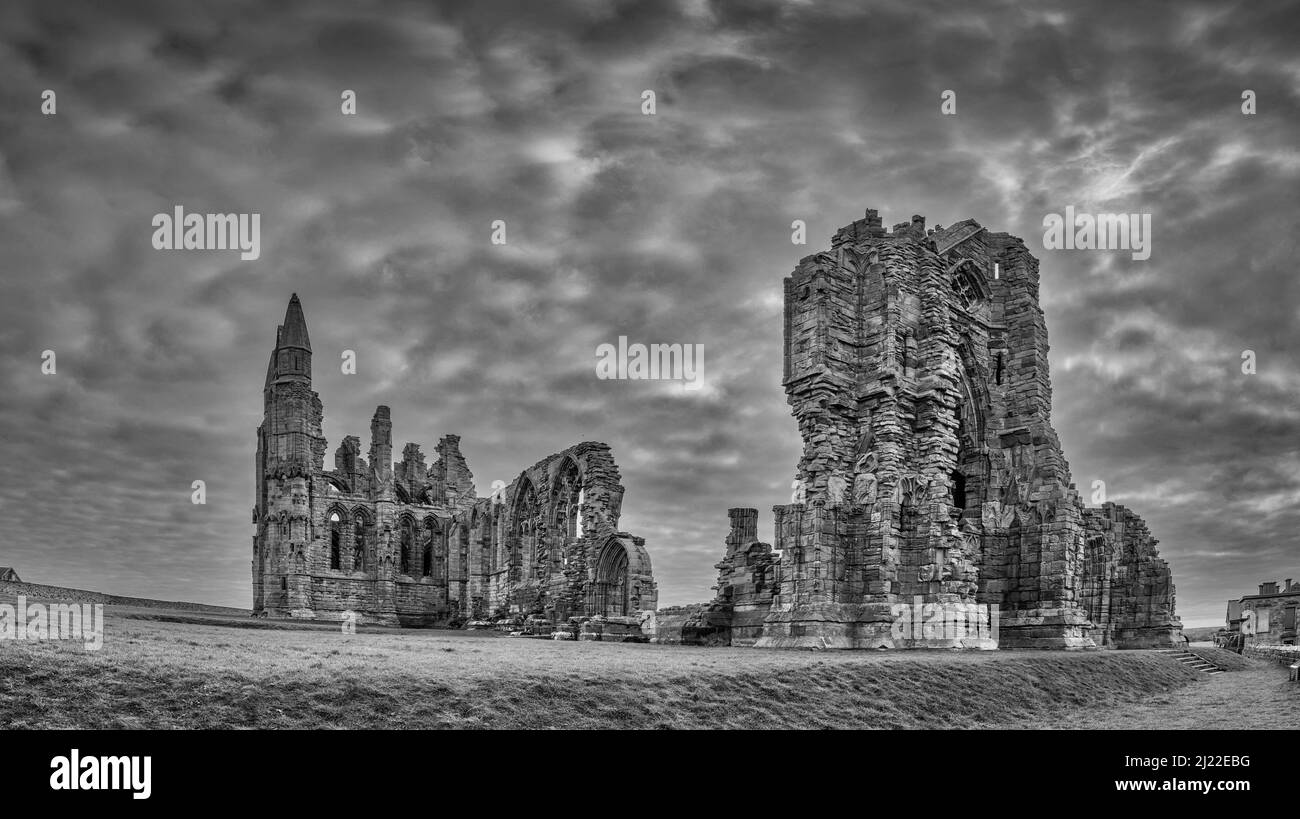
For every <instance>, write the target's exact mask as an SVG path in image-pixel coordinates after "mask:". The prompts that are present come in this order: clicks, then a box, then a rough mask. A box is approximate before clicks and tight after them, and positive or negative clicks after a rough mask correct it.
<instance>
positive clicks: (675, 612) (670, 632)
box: [650, 603, 704, 646]
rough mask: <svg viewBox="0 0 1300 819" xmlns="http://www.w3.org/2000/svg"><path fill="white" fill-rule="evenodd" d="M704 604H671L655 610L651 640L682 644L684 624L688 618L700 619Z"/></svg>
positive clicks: (653, 641)
mask: <svg viewBox="0 0 1300 819" xmlns="http://www.w3.org/2000/svg"><path fill="white" fill-rule="evenodd" d="M703 610H704V606H703V605H701V604H699V603H693V604H691V605H689V606H669V607H668V608H664V609H659V610H658V611H657V612H655V617H654V633H653V634H651V635H650V642H652V643H663V644H665V645H673V646H679V645H681V644H682V626H684V625H686V623H687V621H688V620H691V621H693V620H698V619H699V616H700V612H701V611H703Z"/></svg>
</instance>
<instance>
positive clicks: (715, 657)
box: [0, 607, 1300, 728]
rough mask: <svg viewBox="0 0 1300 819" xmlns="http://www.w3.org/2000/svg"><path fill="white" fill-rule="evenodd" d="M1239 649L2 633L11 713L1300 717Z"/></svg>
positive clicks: (429, 718)
mask: <svg viewBox="0 0 1300 819" xmlns="http://www.w3.org/2000/svg"><path fill="white" fill-rule="evenodd" d="M282 625H287V627H281V626H282ZM1234 659H1237V658H1235V655H1234ZM1238 662H1239V665H1240V667H1242V668H1244V669H1246V670H1245V671H1239V672H1236V673H1232V674H1222V675H1218V676H1217V677H1215V678H1213V679H1210V678H1207V677H1205V676H1204V675H1199V674H1197V673H1196V672H1192V671H1189V670H1187V669H1185V668H1183V667H1181V666H1179V665H1178V664H1177V663H1176V662H1175V661H1173V660H1171V659H1169V658H1167V657H1164V656H1161V655H1159V654H1158V653H1155V652H1085V653H1057V652H1014V651H996V652H942V651H935V652H909V653H906V654H898V653H873V652H853V653H837V652H826V653H806V652H771V651H756V650H752V649H732V648H720V649H717V648H715V649H706V648H694V647H680V646H658V645H638V644H605V643H585V642H552V641H549V640H533V639H526V638H511V637H504V636H499V635H496V634H493V633H484V632H451V631H392V630H380V629H362V630H359V632H358V633H357V634H353V635H345V634H342V633H340V631H339V630H338V629H337V628H334V627H329V626H325V625H322V624H278V623H268V622H266V621H259V620H251V619H249V618H233V617H221V616H216V615H196V614H194V613H191V612H175V613H169V612H164V611H159V610H157V609H132V608H127V607H111V608H110V609H109V610H108V616H107V620H106V626H105V637H104V647H103V649H102V650H101V651H98V652H87V651H84V650H83V649H82V647H81V646H80V644H78V643H58V642H46V643H37V642H15V641H4V642H0V727H3V728H155V727H157V728H363V727H364V728H1018V727H1053V728H1083V727H1133V723H1132V720H1129V719H1125V718H1124V716H1123V715H1126V714H1132V713H1140V714H1143V715H1145V716H1144V718H1149V720H1150V722H1151V723H1152V725H1153V726H1154V725H1157V724H1159V725H1162V726H1163V722H1164V721H1167V719H1168V716H1167V715H1165V716H1162V715H1161V714H1162V711H1161V709H1162V708H1167V707H1169V704H1170V703H1174V704H1175V705H1174V706H1173V707H1177V706H1176V704H1177V703H1179V702H1184V701H1187V702H1192V703H1195V706H1196V708H1197V709H1212V708H1213V703H1214V702H1216V701H1217V699H1216V698H1218V697H1223V698H1227V699H1232V698H1233V697H1234V696H1235V697H1237V699H1240V692H1239V691H1238V690H1237V688H1235V687H1234V686H1233V684H1232V683H1231V681H1230V680H1229V678H1240V679H1241V680H1242V681H1243V682H1246V678H1248V677H1249V678H1250V684H1249V685H1248V686H1246V688H1247V689H1249V690H1251V691H1256V690H1258V691H1263V692H1265V694H1266V695H1267V697H1268V698H1271V699H1277V702H1278V703H1279V706H1278V708H1277V709H1276V710H1265V711H1264V712H1261V713H1260V718H1259V719H1257V720H1255V724H1253V725H1235V726H1233V727H1292V728H1294V727H1300V726H1298V725H1297V723H1296V720H1295V717H1294V716H1288V715H1287V714H1286V713H1285V711H1283V710H1282V708H1281V705H1280V703H1282V702H1294V695H1292V698H1291V700H1289V701H1286V700H1284V699H1279V698H1281V697H1283V695H1285V694H1288V693H1290V692H1291V691H1293V690H1294V686H1292V687H1291V688H1285V685H1286V683H1285V680H1286V672H1285V670H1284V669H1277V668H1274V667H1270V666H1266V665H1261V664H1258V663H1247V662H1243V661H1238ZM1256 678H1258V680H1256ZM1278 681H1280V682H1278ZM1274 682H1277V685H1274V686H1272V688H1270V685H1272V684H1273V683H1274ZM1274 689H1276V691H1274ZM1275 694H1276V697H1275V696H1274V695H1275ZM1144 709H1145V710H1144ZM1239 711H1240V712H1241V713H1240V714H1239V716H1240V718H1241V719H1245V720H1250V719H1252V718H1253V717H1254V714H1255V712H1253V711H1252V710H1251V709H1250V708H1245V707H1242V708H1240V709H1239ZM1291 712H1292V713H1294V712H1295V709H1294V708H1292V709H1291ZM1188 719H1189V721H1188V722H1187V723H1186V724H1188V725H1189V726H1191V725H1196V724H1199V723H1196V722H1194V721H1192V718H1191V717H1189V718H1188ZM1279 722H1287V724H1286V725H1280V724H1278V723H1279Z"/></svg>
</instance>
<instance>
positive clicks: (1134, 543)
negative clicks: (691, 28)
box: [710, 210, 1180, 648]
mask: <svg viewBox="0 0 1300 819" xmlns="http://www.w3.org/2000/svg"><path fill="white" fill-rule="evenodd" d="M784 334H785V366H784V380H783V383H784V386H785V390H786V395H787V399H788V401H789V403H790V406H791V407H792V410H793V414H794V417H795V419H796V420H797V422H798V425H799V432H800V435H801V436H802V438H803V444H804V448H803V456H802V457H801V459H800V461H799V464H798V468H797V474H796V482H795V488H796V491H795V494H794V497H793V498H792V500H793V501H794V502H793V503H791V504H788V505H783V506H778V507H776V508H775V510H774V511H775V513H776V548H777V549H778V550H780V558H779V563H778V564H777V566H776V571H775V573H774V576H773V582H771V583H765V584H755V583H752V582H749V581H748V580H745V582H743V583H742V582H740V581H739V580H737V579H736V578H742V579H744V578H749V577H750V576H751V575H752V576H753V577H754V578H758V577H759V573H758V571H757V568H756V567H758V568H761V567H763V566H766V565H768V563H767V560H768V559H767V558H765V557H764V554H763V552H764V551H765V550H766V549H767V546H766V544H754V545H753V546H750V547H748V549H747V551H746V552H745V554H744V555H743V556H739V555H736V554H733V552H734V549H733V548H732V540H736V539H737V538H739V540H740V541H744V542H748V541H750V540H752V537H753V536H752V534H748V535H745V534H744V533H742V534H741V535H738V534H737V532H736V512H737V510H732V518H733V520H732V529H733V532H732V536H731V537H730V538H729V540H728V555H727V557H726V558H724V560H723V562H722V563H721V564H719V569H720V575H719V597H718V598H717V600H715V602H714V603H713V604H712V609H711V610H712V611H713V612H714V613H713V614H711V615H710V618H711V620H710V621H711V622H716V621H718V619H719V615H725V614H726V613H727V612H728V611H729V612H730V613H731V614H730V616H731V618H732V620H733V621H734V622H733V623H732V642H733V644H738V645H758V646H772V647H819V648H856V647H862V648H879V647H886V648H909V647H964V648H991V647H993V646H995V645H1000V646H1002V647H1036V648H1089V647H1093V646H1102V645H1114V646H1121V647H1139V646H1154V645H1168V644H1172V643H1173V641H1174V640H1175V639H1176V637H1177V634H1178V631H1179V628H1180V625H1179V623H1178V621H1177V619H1176V618H1175V616H1174V600H1173V592H1174V589H1173V583H1172V581H1171V578H1170V573H1169V568H1168V566H1167V565H1166V564H1165V562H1164V561H1163V560H1161V559H1160V558H1159V556H1158V554H1157V553H1156V551H1155V543H1156V541H1155V540H1154V539H1153V538H1151V537H1150V533H1149V532H1148V531H1147V528H1146V526H1145V524H1144V523H1142V521H1141V519H1140V518H1138V517H1137V515H1135V514H1133V513H1132V512H1130V511H1129V510H1127V509H1125V508H1124V507H1121V506H1117V505H1115V504H1106V506H1105V507H1104V508H1103V509H1101V510H1085V508H1084V505H1083V503H1082V501H1081V500H1080V498H1079V494H1078V492H1077V491H1076V490H1075V487H1074V484H1073V483H1071V479H1070V472H1069V466H1068V465H1067V464H1066V461H1065V458H1064V455H1063V454H1062V451H1061V446H1060V442H1059V441H1058V439H1057V436H1056V432H1055V431H1054V430H1053V429H1052V425H1051V421H1050V416H1051V401H1052V393H1051V382H1050V379H1049V377H1048V362H1047V350H1048V345H1047V329H1046V325H1045V323H1044V319H1043V311H1042V309H1041V308H1040V307H1039V301H1038V261H1037V260H1036V259H1035V258H1034V257H1033V256H1031V255H1030V254H1029V251H1028V250H1027V249H1026V248H1025V245H1024V243H1023V242H1022V241H1021V240H1020V239H1018V238H1016V237H1014V236H1010V235H1008V234H1005V233H990V232H989V231H987V230H985V229H984V228H983V227H981V226H980V225H979V224H977V223H976V222H974V221H973V220H966V221H964V222H961V223H959V224H957V225H954V226H953V227H950V228H948V229H942V228H935V229H934V230H929V231H927V230H926V228H925V220H924V219H923V218H922V217H920V216H914V217H912V220H911V221H910V222H905V223H902V224H899V225H895V226H894V228H893V230H892V231H887V230H886V229H885V228H884V227H882V225H881V223H880V218H879V217H878V216H877V214H876V211H874V210H868V211H867V212H866V218H864V219H861V220H859V221H857V222H854V223H852V224H850V225H848V226H846V227H844V228H842V229H841V230H840V231H839V232H838V233H837V234H836V235H835V237H834V238H833V240H832V242H831V247H830V249H829V250H827V251H823V252H821V253H816V254H814V255H812V256H808V257H806V258H804V259H802V260H801V261H800V262H799V265H798V267H797V268H796V269H795V271H794V273H793V274H792V275H791V276H790V277H789V278H787V279H786V280H785V328H784ZM742 535H743V536H742ZM742 557H743V559H742ZM774 557H775V555H774ZM763 571H764V572H767V571H768V570H767V569H763ZM947 611H953V612H960V613H961V616H962V617H964V616H966V614H967V613H971V612H976V611H978V612H981V615H980V616H982V617H984V618H985V623H984V625H985V626H991V627H992V629H993V632H994V633H992V634H989V633H988V629H983V630H980V629H976V630H975V631H974V632H972V631H970V630H969V629H968V630H965V631H962V630H960V629H953V630H945V629H942V628H935V629H921V628H910V627H907V628H900V627H899V625H900V624H899V618H900V617H916V618H920V617H922V616H924V617H926V618H929V617H930V616H931V614H932V613H939V612H947ZM764 612H765V614H764V616H763V618H762V626H761V628H756V627H755V624H756V622H757V621H756V618H757V616H758V615H759V614H760V613H764ZM742 621H743V622H742Z"/></svg>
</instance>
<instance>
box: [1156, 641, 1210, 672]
mask: <svg viewBox="0 0 1300 819" xmlns="http://www.w3.org/2000/svg"><path fill="white" fill-rule="evenodd" d="M1158 651H1159V652H1160V653H1161V654H1165V655H1168V656H1170V657H1173V658H1174V659H1175V660H1177V661H1178V662H1180V663H1182V664H1183V665H1185V666H1187V667H1188V668H1191V669H1194V670H1196V671H1200V672H1202V673H1204V674H1209V675H1211V676H1213V675H1215V674H1222V673H1223V669H1222V668H1219V667H1218V666H1217V665H1215V664H1214V663H1212V662H1210V661H1209V660H1207V659H1205V658H1203V657H1199V656H1197V655H1195V654H1193V653H1192V652H1190V651H1188V650H1187V649H1185V648H1161V649H1158Z"/></svg>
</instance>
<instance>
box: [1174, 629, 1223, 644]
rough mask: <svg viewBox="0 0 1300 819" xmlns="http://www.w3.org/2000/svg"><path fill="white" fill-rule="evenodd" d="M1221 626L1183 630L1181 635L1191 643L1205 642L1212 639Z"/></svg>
mask: <svg viewBox="0 0 1300 819" xmlns="http://www.w3.org/2000/svg"><path fill="white" fill-rule="evenodd" d="M1220 628H1221V626H1203V627H1201V628H1185V629H1183V634H1185V635H1187V639H1189V640H1191V641H1192V642H1193V643H1200V642H1206V641H1209V640H1213V639H1214V635H1215V633H1216V632H1218V630H1219V629H1220Z"/></svg>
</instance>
